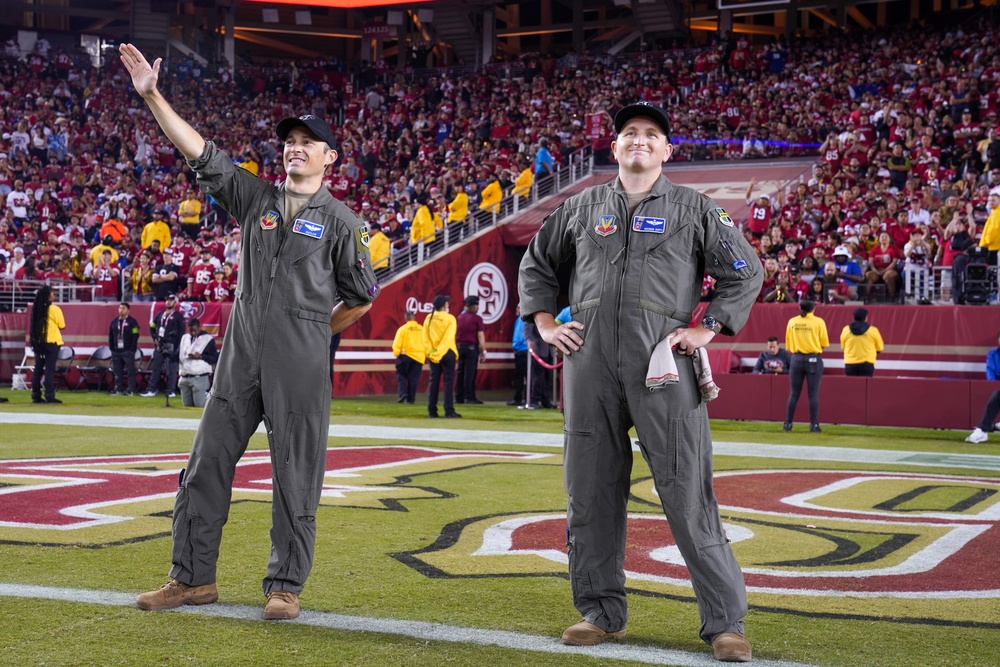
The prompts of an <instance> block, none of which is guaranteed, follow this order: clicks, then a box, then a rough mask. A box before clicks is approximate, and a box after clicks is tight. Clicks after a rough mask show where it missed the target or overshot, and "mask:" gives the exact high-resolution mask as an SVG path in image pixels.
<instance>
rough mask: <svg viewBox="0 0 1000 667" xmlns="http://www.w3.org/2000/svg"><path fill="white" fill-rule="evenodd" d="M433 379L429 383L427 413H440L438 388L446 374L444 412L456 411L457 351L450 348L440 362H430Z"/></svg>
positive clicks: (447, 413) (451, 412)
mask: <svg viewBox="0 0 1000 667" xmlns="http://www.w3.org/2000/svg"><path fill="white" fill-rule="evenodd" d="M430 365H431V380H430V384H428V385H427V414H431V415H437V413H438V390H439V389H440V388H441V376H442V375H443V376H444V413H445V414H446V415H450V414H454V413H455V353H454V352H452V351H451V350H448V351H447V352H446V353H445V355H444V356H443V357H441V361H440V362H438V363H434V362H433V361H432V362H430Z"/></svg>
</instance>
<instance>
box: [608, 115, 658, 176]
mask: <svg viewBox="0 0 1000 667" xmlns="http://www.w3.org/2000/svg"><path fill="white" fill-rule="evenodd" d="M611 150H612V151H613V152H614V154H615V159H616V160H617V161H618V165H619V168H620V169H621V170H623V171H627V172H631V173H646V172H649V171H652V170H656V171H660V169H661V168H662V166H663V163H664V162H666V161H667V160H669V159H670V154H671V153H672V152H673V150H674V148H673V146H671V145H670V144H669V143H668V142H667V135H666V134H664V132H663V128H661V127H660V126H659V125H657V124H656V123H655V122H653V121H652V120H651V119H649V118H646V117H644V116H636V117H635V118H632V119H630V120H629V121H628V122H627V123H626V124H625V127H623V128H622V131H621V132H620V133H619V134H618V137H617V139H615V140H614V141H612V142H611Z"/></svg>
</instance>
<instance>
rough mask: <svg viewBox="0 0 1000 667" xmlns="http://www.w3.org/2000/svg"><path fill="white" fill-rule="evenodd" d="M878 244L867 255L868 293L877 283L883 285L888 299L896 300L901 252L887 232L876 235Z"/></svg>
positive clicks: (870, 292)
mask: <svg viewBox="0 0 1000 667" xmlns="http://www.w3.org/2000/svg"><path fill="white" fill-rule="evenodd" d="M878 243H879V244H878V245H877V246H875V247H874V248H872V250H871V252H870V253H869V255H868V264H869V266H870V267H871V268H869V269H868V275H867V278H868V294H869V295H870V294H872V286H873V285H875V284H878V283H882V284H884V285H885V289H886V297H887V299H888V300H889V301H895V300H896V291H897V290H898V289H899V269H898V265H899V261H900V259H902V252H900V250H899V248H898V247H897V246H896V245H895V244H893V242H892V237H891V236H889V233H888V232H882V233H880V234H879V235H878Z"/></svg>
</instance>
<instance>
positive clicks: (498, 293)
mask: <svg viewBox="0 0 1000 667" xmlns="http://www.w3.org/2000/svg"><path fill="white" fill-rule="evenodd" d="M463 293H464V294H465V295H466V296H478V297H479V316H480V317H481V318H483V323H485V324H492V323H494V322H496V321H497V320H499V319H500V317H501V316H502V315H503V313H504V311H505V310H506V309H507V279H506V278H505V277H504V275H503V271H501V270H500V268H499V267H497V266H496V265H495V264H490V263H489V262H481V263H479V264H476V265H475V266H474V267H472V270H471V271H469V275H467V276H466V277H465V288H464V289H463Z"/></svg>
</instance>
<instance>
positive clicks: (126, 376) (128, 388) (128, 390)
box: [108, 301, 139, 396]
mask: <svg viewBox="0 0 1000 667" xmlns="http://www.w3.org/2000/svg"><path fill="white" fill-rule="evenodd" d="M131 309H132V306H131V305H130V304H129V303H128V302H126V301H123V302H121V303H120V304H118V317H116V318H114V319H113V320H111V326H110V327H109V330H108V347H110V348H111V370H112V373H113V374H114V378H115V380H114V386H113V387H112V388H111V391H110V392H109V393H110V394H111V395H112V396H116V395H124V396H132V395H133V394H135V392H136V383H135V372H136V368H135V353H136V350H138V349H139V323H138V322H137V321H136V319H135V318H134V317H132V315H131V314H130V311H131ZM126 380H127V384H126Z"/></svg>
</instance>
